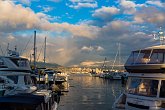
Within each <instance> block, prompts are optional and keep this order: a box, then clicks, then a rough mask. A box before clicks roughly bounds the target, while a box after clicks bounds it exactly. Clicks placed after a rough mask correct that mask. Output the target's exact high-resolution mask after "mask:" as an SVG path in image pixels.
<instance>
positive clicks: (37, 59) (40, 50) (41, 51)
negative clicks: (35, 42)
mask: <svg viewBox="0 0 165 110" xmlns="http://www.w3.org/2000/svg"><path fill="white" fill-rule="evenodd" d="M43 47H44V44H43V45H42V47H41V49H40V53H39V55H38V58H37V61H38V60H39V58H40V55H41V52H42V49H43Z"/></svg>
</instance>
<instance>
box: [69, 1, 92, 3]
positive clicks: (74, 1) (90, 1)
mask: <svg viewBox="0 0 165 110" xmlns="http://www.w3.org/2000/svg"><path fill="white" fill-rule="evenodd" d="M69 1H70V2H72V3H76V2H94V1H95V0H69Z"/></svg>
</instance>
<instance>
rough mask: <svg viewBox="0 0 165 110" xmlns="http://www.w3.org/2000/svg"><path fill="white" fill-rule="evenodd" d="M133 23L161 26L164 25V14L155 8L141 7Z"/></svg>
mask: <svg viewBox="0 0 165 110" xmlns="http://www.w3.org/2000/svg"><path fill="white" fill-rule="evenodd" d="M153 13H154V14H153ZM134 21H135V23H145V22H148V23H152V24H155V25H158V26H163V25H164V23H165V12H164V11H161V10H158V9H157V8H155V7H143V8H142V9H141V10H139V11H138V12H136V14H135V16H134Z"/></svg>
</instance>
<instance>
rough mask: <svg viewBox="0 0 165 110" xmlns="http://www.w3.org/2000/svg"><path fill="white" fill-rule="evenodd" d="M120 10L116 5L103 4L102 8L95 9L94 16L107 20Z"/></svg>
mask: <svg viewBox="0 0 165 110" xmlns="http://www.w3.org/2000/svg"><path fill="white" fill-rule="evenodd" d="M119 11H120V10H119V9H117V8H116V7H105V6H102V7H101V8H100V9H97V10H95V11H94V13H93V14H92V16H93V17H95V18H100V19H103V20H107V19H109V18H111V17H112V16H113V15H115V14H118V13H119Z"/></svg>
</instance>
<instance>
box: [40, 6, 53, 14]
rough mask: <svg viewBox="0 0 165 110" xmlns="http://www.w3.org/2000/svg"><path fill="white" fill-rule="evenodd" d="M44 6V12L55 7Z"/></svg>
mask: <svg viewBox="0 0 165 110" xmlns="http://www.w3.org/2000/svg"><path fill="white" fill-rule="evenodd" d="M42 8H43V12H45V13H47V12H49V11H52V10H53V7H50V6H44V7H42Z"/></svg>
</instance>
